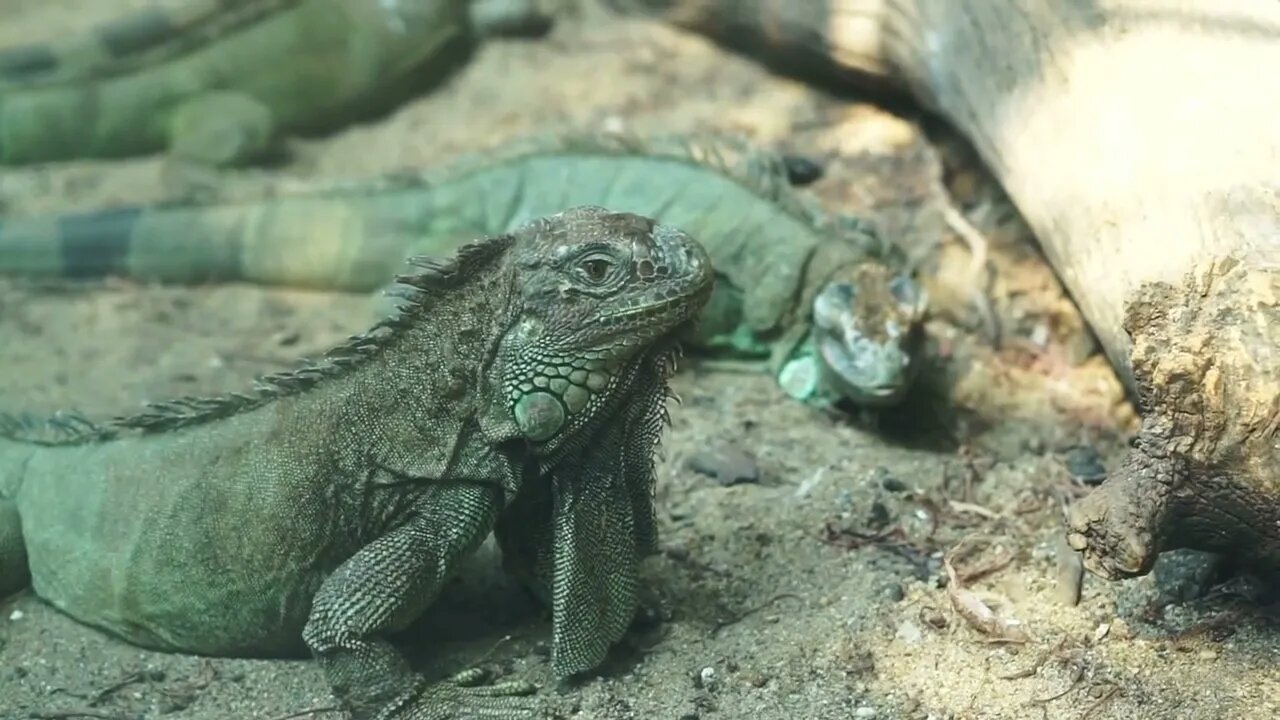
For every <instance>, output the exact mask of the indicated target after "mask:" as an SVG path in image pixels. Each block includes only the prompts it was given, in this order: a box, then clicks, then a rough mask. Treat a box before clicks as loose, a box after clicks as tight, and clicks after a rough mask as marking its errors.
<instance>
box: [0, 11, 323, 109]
mask: <svg viewBox="0 0 1280 720" xmlns="http://www.w3.org/2000/svg"><path fill="white" fill-rule="evenodd" d="M297 2H299V0H190V2H187V3H185V4H183V5H179V6H176V7H155V8H148V9H146V10H141V11H138V12H134V13H130V14H128V15H125V16H123V17H118V18H115V19H112V20H109V21H107V22H105V23H102V24H101V25H98V26H97V27H94V28H91V29H89V30H88V31H87V32H85V33H83V34H78V35H77V36H75V37H72V38H68V39H65V40H60V41H53V42H39V43H30V44H26V45H18V46H14V47H8V48H0V87H3V86H6V85H10V86H32V85H37V84H43V83H56V82H69V81H73V80H78V81H84V80H98V79H102V78H106V77H111V76H114V75H120V74H123V73H126V72H131V71H135V70H137V69H139V68H140V67H143V66H145V65H148V64H154V63H159V62H162V61H164V60H165V59H168V58H171V57H175V56H177V55H180V54H182V53H185V52H190V51H191V50H192V49H194V48H196V47H199V46H201V45H205V44H207V43H209V42H211V41H213V40H216V39H217V38H218V37H220V36H222V35H224V34H226V33H227V32H230V31H232V30H234V29H236V28H238V27H241V26H243V25H245V24H247V23H251V22H253V21H255V20H258V19H260V18H262V17H263V16H265V15H267V14H269V13H271V12H275V11H276V10H278V9H280V8H282V7H285V6H288V5H293V4H296V3H297Z"/></svg>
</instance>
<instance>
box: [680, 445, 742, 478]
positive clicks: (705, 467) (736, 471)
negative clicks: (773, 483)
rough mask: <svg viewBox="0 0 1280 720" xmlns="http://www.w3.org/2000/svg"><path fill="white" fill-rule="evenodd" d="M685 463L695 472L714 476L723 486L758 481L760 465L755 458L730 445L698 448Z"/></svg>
mask: <svg viewBox="0 0 1280 720" xmlns="http://www.w3.org/2000/svg"><path fill="white" fill-rule="evenodd" d="M685 465H686V466H687V467H688V468H689V469H690V470H693V471H694V472H696V473H701V474H703V475H707V476H710V477H713V478H715V480H716V482H718V483H720V484H721V485H724V486H729V485H740V484H743V483H756V482H759V481H760V467H759V466H758V465H756V461H755V458H753V457H751V455H749V454H748V453H746V452H745V451H743V450H741V449H739V448H737V447H734V446H732V445H724V446H721V447H718V448H714V449H707V450H699V451H698V452H695V453H694V454H693V455H690V456H689V459H688V460H687V461H686V463H685Z"/></svg>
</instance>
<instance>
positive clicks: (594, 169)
mask: <svg viewBox="0 0 1280 720" xmlns="http://www.w3.org/2000/svg"><path fill="white" fill-rule="evenodd" d="M581 204H597V205H602V206H605V207H609V208H613V209H616V210H622V211H627V212H635V213H638V214H642V215H645V216H647V217H653V218H656V219H657V220H658V221H659V222H662V223H664V224H669V225H673V226H675V227H679V228H682V229H684V230H686V231H687V232H690V233H692V234H693V235H694V236H695V237H698V238H699V240H700V241H701V242H702V244H703V245H704V246H706V247H707V249H708V252H709V253H710V254H711V257H712V259H713V262H714V264H715V267H716V271H717V273H718V274H719V275H720V279H721V282H719V283H718V284H717V292H716V295H715V297H713V298H712V301H711V303H710V304H709V306H708V308H707V310H706V312H704V313H703V315H702V322H701V323H700V324H699V326H698V330H697V336H695V337H693V338H690V339H689V341H690V344H692V345H693V346H694V347H695V348H701V349H703V350H708V351H715V352H720V353H727V354H730V355H734V356H738V357H747V358H753V357H754V358H760V359H768V360H769V362H770V365H771V367H772V369H773V370H774V371H775V372H776V373H778V375H779V378H780V380H781V381H782V385H783V387H784V388H785V389H786V390H787V392H788V393H790V394H791V395H792V396H794V397H797V398H799V399H803V400H807V401H812V402H814V403H819V404H825V403H828V402H832V401H835V400H838V399H840V398H847V399H848V400H850V401H852V402H853V403H855V404H857V405H862V406H876V407H878V406H884V405H888V404H892V403H894V402H897V401H898V400H899V399H901V397H902V396H903V394H904V393H905V391H906V390H907V389H908V388H909V387H910V385H911V381H912V379H913V376H914V373H915V369H916V368H917V366H918V362H917V356H918V354H919V353H920V347H919V346H920V325H921V317H922V314H923V311H924V304H925V297H924V293H923V291H922V290H920V289H919V288H918V287H917V286H916V285H915V283H914V282H913V280H912V279H911V278H910V277H909V275H908V274H907V273H906V272H905V271H904V270H901V269H900V268H901V267H902V266H903V265H904V262H903V261H902V259H901V258H900V257H898V256H897V255H896V254H894V252H893V248H892V247H891V246H889V245H888V244H887V243H883V242H881V241H880V240H879V239H878V238H877V237H875V235H874V234H872V233H870V232H869V230H868V229H867V228H866V227H863V226H862V225H860V224H859V223H857V222H855V221H853V220H851V219H849V218H842V217H830V218H829V217H825V216H823V215H822V214H821V213H820V212H819V211H818V210H817V209H816V208H815V205H814V203H812V202H811V201H809V199H808V198H806V197H805V196H803V195H801V194H799V193H798V192H797V191H795V190H794V189H793V188H791V187H790V185H789V183H788V181H787V172H786V168H785V163H784V162H783V161H782V159H781V158H778V157H776V156H774V155H771V154H768V153H763V152H760V151H758V150H756V149H754V148H752V147H750V146H748V145H746V144H744V143H742V142H738V141H733V140H730V139H727V138H722V139H719V140H715V141H713V140H710V139H704V140H699V141H689V140H686V139H681V138H673V137H653V138H647V139H641V138H636V137H627V136H579V135H565V136H560V137H556V138H534V139H529V140H525V141H522V142H516V143H513V144H511V145H510V146H508V147H507V148H505V149H502V150H499V151H496V152H494V153H491V154H486V155H484V156H481V157H477V158H471V159H467V160H463V161H460V162H458V163H456V164H455V165H453V166H452V167H448V168H444V169H442V170H439V171H435V172H431V173H427V174H424V175H422V176H419V177H409V178H406V177H398V178H382V179H373V180H363V181H358V182H355V183H353V184H349V185H347V186H345V187H336V188H329V189H327V190H320V191H314V192H310V193H307V194H300V195H295V196H290V197H280V198H275V199H271V200H264V201H259V202H252V203H244V204H228V205H188V206H173V205H169V206H157V207H132V208H120V209H116V210H112V211H106V212H97V213H89V214H83V215H76V216H65V217H57V218H26V219H23V218H11V219H8V220H6V221H4V222H3V223H0V273H4V274H10V275H18V276H46V277H50V276H51V277H76V278H84V277H98V276H103V275H123V276H127V277H133V278H137V279H140V280H149V281H152V280H160V281H166V282H197V281H208V280H216V281H226V280H240V281H249V282H256V283H263V284H280V285H291V286H297V287H311V288H320V289H327V290H346V291H373V290H376V289H378V288H380V287H382V286H384V285H385V284H386V283H387V282H388V280H389V279H390V278H391V277H392V276H393V275H394V274H395V272H396V270H397V269H398V265H399V262H400V258H402V257H404V256H405V255H407V254H410V253H428V254H436V253H444V252H450V251H451V250H452V249H453V248H455V247H456V246H457V244H458V243H459V242H460V241H461V240H462V239H464V238H466V237H470V236H473V235H490V234H497V233H501V232H505V231H507V230H508V229H510V228H511V227H514V226H516V225H518V224H520V223H522V222H524V221H526V220H527V219H529V218H530V217H536V216H539V215H545V214H548V213H551V212H555V211H556V210H558V209H559V208H562V207H566V206H571V205H581ZM811 329H812V331H813V332H812V333H811V332H810V330H811Z"/></svg>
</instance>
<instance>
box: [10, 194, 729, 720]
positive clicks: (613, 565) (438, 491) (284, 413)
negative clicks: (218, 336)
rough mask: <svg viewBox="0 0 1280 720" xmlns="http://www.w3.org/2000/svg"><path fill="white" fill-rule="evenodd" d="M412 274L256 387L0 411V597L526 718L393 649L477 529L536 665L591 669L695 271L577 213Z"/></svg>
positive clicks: (675, 245) (619, 593) (356, 686)
mask: <svg viewBox="0 0 1280 720" xmlns="http://www.w3.org/2000/svg"><path fill="white" fill-rule="evenodd" d="M415 265H416V266H417V268H418V271H417V273H416V274H414V275H410V276H407V277H405V278H403V280H404V282H405V284H406V287H407V290H406V294H405V299H406V303H405V305H404V306H403V312H402V313H401V314H398V315H395V316H393V317H391V318H390V319H388V320H386V321H383V322H381V323H379V324H378V325H377V326H375V328H374V330H373V331H371V332H370V333H368V334H365V335H362V336H359V337H356V338H354V339H352V340H351V341H350V342H349V343H347V344H345V345H343V346H341V347H339V348H336V349H335V350H333V351H331V352H330V353H329V354H328V355H327V358H326V361H325V362H322V363H321V364H318V365H315V366H312V367H308V368H304V369H302V370H298V371H296V372H293V373H286V374H282V375H278V376H274V377H272V378H267V379H266V382H265V384H264V385H263V386H262V387H260V388H259V389H257V390H256V391H255V392H253V393H251V394H249V395H232V396H228V397H223V398H213V399H209V398H196V399H184V400H178V401H173V402H170V403H164V404H162V405H160V406H159V407H157V408H155V409H154V411H153V412H150V413H147V414H142V415H137V416H132V417H126V418H119V419H116V420H114V421H111V422H109V423H107V424H103V425H91V424H88V423H87V422H85V421H80V420H78V419H68V418H58V419H55V421H54V422H52V423H50V424H49V426H48V427H47V428H46V429H47V430H49V431H50V432H46V433H43V434H42V433H40V432H38V431H39V430H40V428H38V427H36V426H34V425H24V424H22V423H19V422H17V421H12V420H10V421H9V422H8V423H7V424H6V426H5V428H4V433H3V435H4V437H5V439H2V440H0V539H7V540H6V541H5V542H4V543H0V550H3V551H4V552H5V553H6V554H5V555H3V556H0V568H3V569H4V570H5V575H4V576H3V578H0V580H2V581H3V582H2V583H0V585H2V586H0V592H5V591H13V590H15V589H17V587H18V586H20V585H21V584H22V581H23V580H24V579H25V576H27V575H28V574H29V576H30V578H31V584H32V585H33V587H34V589H35V591H36V593H37V594H38V595H39V596H40V597H42V598H44V599H45V600H46V601H48V602H49V603H51V604H53V605H54V606H55V607H57V608H59V609H60V610H62V611H64V612H66V613H68V614H69V615H71V616H73V617H75V618H77V619H79V620H80V621H82V622H85V623H87V624H90V625H93V626H96V627H99V628H102V629H104V630H107V631H109V632H111V633H113V634H115V635H117V636H119V637H121V638H123V639H125V640H127V641H129V642H132V643H135V644H137V645H141V646H145V647H149V648H156V649H161V650H171V651H182V652H190V653H200V654H208V655H229V656H280V655H292V654H296V653H299V652H303V651H305V650H308V649H309V650H310V651H311V653H312V654H314V656H315V657H316V658H317V659H318V660H319V662H320V664H321V665H322V666H323V668H324V671H325V673H326V674H327V677H328V679H329V681H330V683H331V684H332V687H333V691H334V694H335V695H336V696H337V698H338V699H339V701H340V702H341V704H342V705H343V707H344V708H345V709H346V710H347V711H349V712H350V713H351V714H352V716H353V717H354V718H357V720H360V719H366V718H379V719H380V720H392V719H396V720H418V719H425V718H432V719H435V718H456V717H467V718H492V719H494V720H509V719H511V720H513V719H515V718H528V717H533V715H532V710H531V707H530V706H529V705H527V704H526V703H527V702H528V701H524V700H519V699H516V698H513V697H510V695H513V694H518V693H524V692H527V691H529V690H530V688H529V687H528V686H526V685H524V684H522V683H507V684H504V685H500V686H497V687H480V688H469V687H463V685H466V684H469V681H470V680H471V679H472V678H471V677H470V676H469V675H467V674H464V675H462V676H460V677H458V678H455V679H454V680H453V681H450V682H445V683H439V684H435V685H428V684H427V683H426V681H425V680H423V679H422V678H421V677H419V676H417V675H416V674H414V673H412V672H411V671H410V670H409V668H408V666H407V664H406V662H405V661H404V659H403V658H402V657H401V656H400V655H399V654H398V653H397V652H396V651H395V650H394V649H393V648H392V646H391V645H390V644H389V643H388V642H387V640H386V635H387V634H388V633H389V632H393V631H395V630H398V629H401V628H403V627H405V626H406V625H407V624H408V623H409V622H410V621H412V620H413V619H414V618H415V617H416V616H418V615H419V614H420V613H421V612H423V611H424V610H425V609H426V608H427V607H428V606H429V605H430V604H431V602H432V601H433V600H434V599H435V597H436V595H437V593H438V592H439V591H440V589H441V588H442V586H443V584H444V583H445V581H446V580H447V578H448V577H449V576H450V575H451V574H452V573H453V572H454V571H455V570H456V569H457V567H458V563H459V560H460V559H461V558H463V557H464V556H466V555H467V554H468V553H470V552H472V551H473V550H474V549H475V548H476V547H477V546H479V544H480V543H481V542H482V541H483V540H484V539H485V537H486V536H487V535H488V534H489V532H490V531H491V530H494V529H495V528H496V531H497V533H498V535H499V539H500V542H501V543H502V544H503V547H504V548H505V549H506V552H507V558H506V560H507V562H508V564H510V565H511V566H513V568H514V569H516V570H517V572H519V573H520V574H521V575H522V576H523V577H524V578H525V579H527V580H529V581H531V582H534V583H535V584H536V585H538V586H540V587H542V588H544V589H545V590H546V592H545V593H543V594H544V596H545V597H547V598H548V599H549V600H550V604H551V608H552V616H553V619H554V629H553V638H552V639H553V649H552V666H553V670H554V671H555V673H556V674H557V675H558V676H561V677H563V676H567V675H571V674H575V673H580V672H583V671H586V670H589V669H591V668H593V667H595V666H596V665H597V664H598V663H599V662H600V661H601V660H602V659H603V657H604V654H605V652H606V651H607V650H608V648H609V647H610V646H611V645H612V644H613V643H614V642H616V641H617V640H618V639H619V638H620V637H621V635H622V633H623V632H624V631H625V630H626V628H627V626H628V624H629V623H630V621H631V619H632V617H633V614H634V611H635V608H636V584H637V579H636V567H637V564H638V562H639V561H640V559H641V558H642V557H643V556H644V555H645V554H647V553H648V552H651V551H652V549H653V546H654V538H655V528H654V520H653V507H652V492H653V463H652V457H653V448H654V445H655V443H656V442H657V440H658V438H659V436H660V431H661V427H662V424H663V421H664V420H665V417H666V415H665V400H666V379H667V376H668V374H669V372H668V371H669V369H670V362H671V360H672V355H671V353H672V352H673V351H674V342H675V334H676V332H677V331H678V329H679V328H680V327H681V326H682V325H683V324H685V323H687V322H688V321H689V320H690V319H691V318H693V317H694V316H695V315H696V314H697V312H698V311H699V309H700V308H701V307H702V305H703V304H704V303H705V302H706V300H707V298H708V297H709V296H710V293H711V290H712V285H713V277H714V276H713V273H712V270H711V265H710V261H709V259H708V257H707V255H706V253H705V251H704V250H703V249H702V248H701V246H700V245H698V243H697V242H695V241H694V240H692V239H691V238H690V237H689V236H687V235H685V234H684V233H682V232H680V231H678V230H675V229H674V228H671V227H666V226H661V225H655V224H653V222H652V221H651V220H649V219H647V218H643V217H640V216H636V215H630V214H624V213H611V212H609V211H607V210H604V209H602V208H592V207H585V208H576V209H573V210H569V211H566V212H564V213H563V214H560V215H556V216H553V217H549V218H544V219H538V220H535V221H533V222H531V223H529V224H527V225H525V226H522V227H521V228H519V229H517V230H516V231H515V232H514V233H512V234H508V235H501V236H496V237H493V238H490V239H487V240H482V241H478V242H475V243H472V244H468V245H466V246H465V247H463V248H462V249H461V250H459V252H458V254H457V255H456V256H455V257H454V258H453V259H449V260H444V261H440V260H430V259H425V258H421V259H418V260H416V261H415ZM58 430H61V431H62V432H61V433H58V432H55V431H58ZM532 523H536V524H537V525H536V526H533V525H532ZM15 537H20V538H21V545H20V546H15V543H14V541H13V538H15Z"/></svg>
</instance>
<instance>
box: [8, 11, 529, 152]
mask: <svg viewBox="0 0 1280 720" xmlns="http://www.w3.org/2000/svg"><path fill="white" fill-rule="evenodd" d="M549 1H551V0H396V1H395V2H386V0H191V1H190V2H189V3H188V4H187V5H186V6H183V7H179V8H177V9H162V8H153V9H151V10H147V11H142V12H139V13H136V14H134V15H129V16H126V17H124V18H121V19H119V20H116V21H114V22H111V23H107V24H105V25H103V26H101V27H99V28H96V29H95V30H93V31H91V32H90V33H88V34H87V35H86V36H85V37H81V38H76V39H74V40H71V41H68V42H66V43H64V44H40V45H29V46H21V47H14V48H9V49H4V50H0V162H3V163H8V164H21V163H34V162H47V161H54V160H67V159H73V158H117V157H127V156H133V155H141V154H146V153H152V152H157V151H160V150H162V149H165V148H168V149H169V150H170V151H171V152H172V153H174V154H175V155H176V156H178V157H181V158H184V159H187V160H192V161H196V162H199V163H202V164H209V165H233V164H242V163H246V162H252V161H256V160H259V159H262V158H263V157H264V156H265V155H266V154H268V153H269V152H270V151H272V150H273V149H274V148H275V145H276V142H275V141H276V140H278V137H279V135H280V134H281V133H294V132H312V131H318V130H325V129H331V128H334V127H336V126H337V125H339V124H340V123H342V122H345V121H348V120H352V119H355V118H357V117H358V116H360V114H362V113H367V112H370V109H371V108H379V107H385V106H387V105H388V104H389V103H391V102H393V101H394V100H395V99H397V98H400V97H403V96H404V95H406V94H407V93H409V92H410V91H411V89H412V88H413V87H415V86H420V85H421V83H422V81H423V79H424V78H425V77H427V76H429V75H431V74H432V73H433V71H434V70H435V69H436V68H437V67H440V68H443V66H445V65H448V64H449V58H453V57H455V56H456V52H455V51H457V50H458V49H459V47H462V46H465V44H466V43H468V42H469V41H470V40H471V39H473V38H474V37H475V36H477V35H480V34H518V33H519V34H525V33H533V32H540V31H542V30H545V28H546V26H547V24H548V22H549V15H548V14H546V13H544V12H543V10H542V9H541V6H542V5H545V4H546V3H547V2H549Z"/></svg>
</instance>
